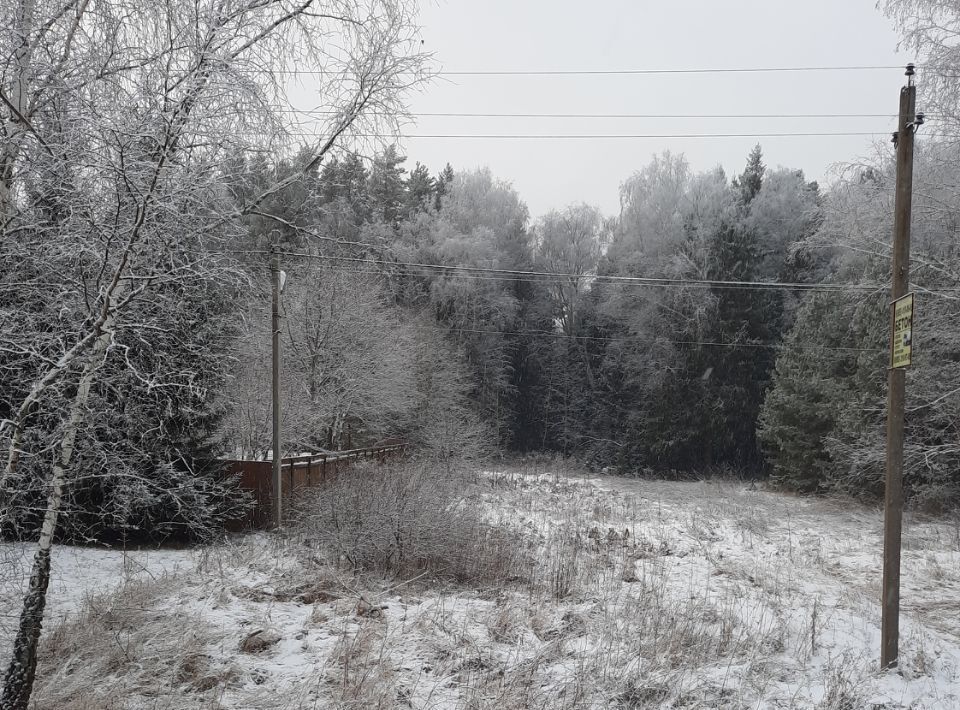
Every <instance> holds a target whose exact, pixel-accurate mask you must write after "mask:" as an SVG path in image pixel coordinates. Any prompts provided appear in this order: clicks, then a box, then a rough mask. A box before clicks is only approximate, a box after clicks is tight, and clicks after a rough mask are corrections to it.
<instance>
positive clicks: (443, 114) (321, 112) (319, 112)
mask: <svg viewBox="0 0 960 710" xmlns="http://www.w3.org/2000/svg"><path fill="white" fill-rule="evenodd" d="M274 110H275V111H277V112H278V113H298V114H304V115H308V116H334V115H338V112H337V111H330V110H326V109H297V108H277V109H274ZM369 115H374V116H387V115H390V116H392V115H393V114H387V113H384V112H379V113H377V112H373V113H371V114H369ZM412 115H413V116H416V117H422V118H591V119H592V118H615V119H620V118H778V119H779V118H896V114H894V113H471V112H447V111H437V112H432V111H423V112H417V113H415V114H412ZM925 115H926V116H927V117H928V118H929V117H931V116H932V115H933V114H929V113H928V114H925Z"/></svg>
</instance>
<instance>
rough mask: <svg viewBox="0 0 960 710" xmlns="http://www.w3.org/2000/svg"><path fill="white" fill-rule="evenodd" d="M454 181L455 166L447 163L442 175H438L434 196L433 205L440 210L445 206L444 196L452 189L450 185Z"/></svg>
mask: <svg viewBox="0 0 960 710" xmlns="http://www.w3.org/2000/svg"><path fill="white" fill-rule="evenodd" d="M452 183H453V168H452V167H450V163H447V164H446V166H445V167H444V168H443V170H442V171H441V172H440V175H438V176H437V184H436V189H435V192H434V197H433V207H434V209H436V210H438V211H439V210H440V208H441V207H442V206H443V196H444V195H446V194H447V192H449V191H450V185H451V184H452Z"/></svg>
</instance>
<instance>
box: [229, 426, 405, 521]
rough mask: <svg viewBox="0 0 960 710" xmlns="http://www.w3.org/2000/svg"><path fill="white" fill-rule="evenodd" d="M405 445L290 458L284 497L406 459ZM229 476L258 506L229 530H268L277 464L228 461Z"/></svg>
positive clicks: (283, 465) (284, 470)
mask: <svg viewBox="0 0 960 710" xmlns="http://www.w3.org/2000/svg"><path fill="white" fill-rule="evenodd" d="M406 450H407V444H406V443H405V442H389V443H385V444H382V445H379V446H371V447H368V448H365V449H351V450H349V451H336V452H331V453H327V454H316V455H311V456H290V457H285V458H283V459H281V461H280V478H281V480H282V482H283V495H284V497H285V498H286V497H287V496H290V495H292V494H293V493H295V492H296V491H298V490H300V489H302V488H305V487H307V486H316V485H321V484H323V483H325V482H326V481H328V480H330V479H331V478H332V477H334V476H336V475H337V474H338V473H340V472H342V471H344V470H345V469H347V468H349V467H350V466H352V465H353V464H355V463H356V462H358V461H378V462H381V463H382V462H384V461H386V460H387V459H389V458H394V457H396V456H402V455H403V454H404V453H405V452H406ZM224 464H226V473H227V474H228V475H232V476H237V477H239V479H240V488H242V489H243V490H246V491H250V493H251V494H253V501H254V505H253V507H252V508H251V510H250V511H249V512H248V513H247V515H246V516H245V517H244V518H241V519H238V520H235V521H233V522H231V523H230V525H229V526H228V527H229V528H230V529H231V530H243V529H248V528H266V527H269V525H270V522H271V518H272V515H271V510H272V502H273V462H272V461H240V460H227V461H224Z"/></svg>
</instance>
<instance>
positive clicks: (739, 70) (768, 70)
mask: <svg viewBox="0 0 960 710" xmlns="http://www.w3.org/2000/svg"><path fill="white" fill-rule="evenodd" d="M917 66H919V65H917ZM903 67H904V65H902V64H893V65H890V64H888V65H882V64H874V65H850V66H842V65H837V66H799V67H689V68H675V69H668V68H660V69H643V68H641V69H482V70H466V71H457V70H440V71H437V72H433V73H430V72H424V75H425V76H426V77H430V76H436V77H445V76H649V75H657V74H663V75H677V74H774V73H807V72H829V71H838V72H852V71H890V70H893V69H903ZM231 71H233V72H235V73H240V74H266V73H270V74H276V75H279V76H332V75H337V74H340V75H343V74H346V73H347V72H345V71H341V70H334V71H330V70H325V69H270V70H266V69H242V68H237V69H232V70H231ZM407 73H408V74H409V73H410V72H407Z"/></svg>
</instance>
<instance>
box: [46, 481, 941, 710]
mask: <svg viewBox="0 0 960 710" xmlns="http://www.w3.org/2000/svg"><path fill="white" fill-rule="evenodd" d="M413 473H414V474H415V475H403V476H401V474H410V471H409V470H405V469H387V470H384V469H380V468H375V469H371V470H369V471H365V472H363V475H362V476H357V477H356V478H353V479H351V480H345V481H340V482H338V484H337V486H336V487H333V488H330V489H324V490H323V491H320V492H318V493H317V495H316V496H314V497H312V498H310V499H304V500H303V501H301V509H300V524H299V526H298V527H297V528H295V529H294V530H291V531H290V532H289V533H288V534H287V535H285V536H270V537H264V536H260V537H253V538H245V539H241V540H240V541H238V542H237V543H236V544H233V545H228V546H226V547H221V548H212V549H211V550H210V551H209V553H208V554H206V555H203V556H201V557H200V558H199V559H198V567H197V568H196V570H195V571H194V572H193V573H192V574H191V575H190V576H189V577H181V578H179V579H172V578H161V579H159V580H158V581H156V582H151V583H149V584H147V583H131V584H127V585H126V586H125V587H123V588H122V589H121V590H120V591H119V592H118V593H117V595H115V596H113V597H107V598H98V599H91V600H90V601H89V603H88V605H87V608H86V609H85V610H84V612H83V615H82V617H81V618H79V619H77V620H76V621H74V622H73V623H71V624H68V625H65V626H63V627H61V628H59V629H57V630H56V631H55V632H53V633H52V634H51V635H50V637H49V638H48V639H47V640H46V642H45V646H44V663H43V666H42V669H41V673H42V678H41V684H40V687H39V688H38V693H39V694H38V699H39V703H38V707H43V708H61V707H64V708H66V707H69V708H78V709H81V710H88V709H89V710H92V708H94V707H96V708H159V709H161V710H166V709H167V708H174V707H176V708H181V707H190V708H194V707H197V708H213V707H223V708H258V709H259V708H278V709H282V710H287V709H290V710H292V709H294V708H330V709H332V710H361V709H363V710H366V709H367V708H380V709H382V710H406V709H409V708H416V709H418V710H520V709H522V708H523V709H526V708H534V709H536V708H540V709H543V710H554V709H561V710H580V709H583V710H587V709H590V710H593V709H597V710H599V709H601V708H604V709H605V708H614V709H632V708H725V709H729V710H733V709H737V708H757V707H769V708H822V709H823V710H852V709H854V708H861V707H869V706H870V705H869V704H870V703H871V702H873V700H871V698H873V697H874V696H875V695H876V689H877V687H878V685H877V683H876V682H875V681H876V670H875V659H874V658H873V653H872V648H873V646H872V644H873V642H874V641H873V638H872V637H870V636H869V634H870V633H872V626H871V624H872V622H869V621H868V622H864V621H863V620H864V619H867V620H869V619H872V616H873V615H874V614H875V603H874V602H873V601H872V600H871V598H870V597H869V595H868V594H867V593H865V592H861V591H860V590H859V589H858V588H857V587H855V586H853V585H849V584H835V585H834V586H830V585H829V584H827V582H828V581H829V580H831V579H834V575H836V574H838V573H839V572H838V570H837V569H836V565H835V561H834V560H833V559H832V552H831V551H833V552H836V551H837V550H842V549H845V548H844V545H845V544H846V543H845V542H843V541H838V542H836V543H833V544H832V546H831V544H828V543H829V541H827V542H823V541H819V542H818V540H819V538H818V537H816V536H811V533H810V528H809V527H808V526H807V523H806V522H805V521H804V520H803V516H802V512H798V511H799V510H800V505H799V503H798V502H797V501H794V500H793V499H791V500H789V501H787V502H786V503H784V504H783V505H784V507H783V508H777V507H776V505H777V503H776V501H777V500H778V499H775V498H774V497H771V496H767V495H766V494H764V495H753V494H749V495H748V494H745V493H744V491H745V488H744V487H742V486H740V487H738V486H734V485H730V484H725V483H724V484H719V485H718V484H714V483H710V484H679V483H678V484H653V485H651V486H650V487H649V489H646V488H645V489H643V490H645V491H646V490H649V493H648V494H646V495H639V494H638V493H637V492H636V491H637V489H636V488H635V487H630V486H626V485H624V487H623V490H618V491H616V492H610V491H604V490H600V489H598V488H597V487H596V486H594V485H591V484H589V483H586V482H584V481H583V480H582V479H577V478H570V477H565V476H554V475H552V474H549V473H547V472H540V473H536V474H533V473H529V472H526V473H524V472H522V471H520V472H517V471H513V472H508V473H505V474H485V475H483V476H481V477H479V478H476V477H472V478H471V477H462V478H459V479H457V480H456V481H455V482H454V483H455V485H452V486H450V487H446V488H444V487H443V484H444V482H443V481H437V480H436V479H435V478H432V477H431V476H430V475H429V472H416V471H414V472H413ZM421 474H422V475H421ZM378 476H379V478H376V477H378ZM390 476H393V478H391V477H390ZM417 476H420V477H419V478H418V477H417ZM696 486H699V488H697V487H696ZM438 488H439V490H438ZM691 497H692V499H691ZM334 508H336V511H337V518H336V520H337V522H336V523H335V524H334V523H332V522H330V520H329V519H327V520H325V518H330V517H332V514H333V509H334ZM401 511H402V512H401ZM825 514H826V513H824V511H822V510H821V511H819V512H818V513H817V515H825ZM830 514H833V513H832V512H831V513H830ZM836 514H837V515H840V514H842V511H839V510H838V511H836ZM856 515H859V513H857V514H856ZM856 515H855V516H854V517H853V518H852V519H851V520H850V521H849V522H850V529H851V530H853V529H859V528H860V527H861V522H862V521H861V520H860V519H859V518H857V517H856ZM865 515H866V514H865ZM349 521H352V522H349ZM348 522H349V524H348ZM434 528H435V529H434ZM398 529H399V531H400V535H401V538H402V540H403V550H404V553H403V556H402V559H403V560H405V562H404V563H403V564H400V559H401V556H400V554H399V549H400V542H399V541H398V540H397V538H396V536H395V533H396V532H397V530H398ZM436 529H439V530H442V531H443V532H444V534H443V535H437V534H436ZM490 531H495V532H496V534H495V535H492V534H491V532H490ZM912 534H913V535H914V536H915V537H916V540H917V545H918V548H919V547H920V546H921V543H922V544H923V545H926V549H925V551H924V552H923V555H922V557H921V556H920V553H917V561H918V562H919V563H922V565H923V569H924V570H925V574H926V576H927V577H928V578H929V579H930V580H931V581H932V582H937V583H938V584H950V583H952V582H953V581H954V580H955V573H954V572H953V571H952V567H951V563H952V562H954V561H955V557H950V555H951V554H953V553H951V552H950V550H951V549H952V548H951V546H952V545H953V540H952V534H953V529H952V527H951V525H950V524H947V523H944V524H943V525H941V526H939V527H938V528H936V529H934V528H929V527H918V528H916V529H915V530H914V531H913V533H912ZM923 540H926V541H927V542H926V543H923V542H922V541H923ZM937 541H939V542H937ZM850 544H851V545H855V544H856V541H853V542H851V543H850ZM859 544H861V545H862V544H863V543H862V542H861V543H859ZM934 546H936V549H937V550H939V552H938V553H937V554H936V555H934V554H932V553H931V552H930V550H931V549H933V548H934ZM910 554H913V553H910ZM910 559H912V558H910V557H908V558H907V560H908V562H909V560H910ZM938 576H939V577H941V578H942V579H939V580H937V579H935V578H936V577H938ZM811 578H816V579H817V580H819V581H817V585H819V586H816V587H815V588H816V589H817V590H818V591H816V593H811V589H813V588H814V587H811V586H810V584H811V582H812V581H816V580H812V579H811ZM837 590H840V591H839V592H838V591H837ZM197 598H206V599H207V602H206V604H208V607H209V608H210V609H218V610H219V611H218V612H217V613H218V616H217V617H216V622H215V623H213V620H212V619H211V618H210V617H208V616H205V614H204V613H203V612H195V613H185V614H180V613H177V614H171V613H170V611H169V610H170V609H174V608H175V609H182V608H186V609H190V608H197V607H196V605H194V606H191V603H193V602H194V600H196V599H197ZM267 626H270V627H271V628H276V629H278V630H279V631H280V632H281V634H282V635H283V637H284V640H283V641H282V642H281V643H280V644H278V646H277V647H275V648H271V649H268V650H266V651H264V652H263V653H261V654H257V655H255V656H251V655H245V654H237V653H236V647H237V643H238V640H239V639H240V638H242V636H243V634H245V633H247V632H248V631H250V630H251V629H254V628H260V627H267ZM858 634H867V641H866V644H865V645H860V646H856V645H854V641H855V639H856V638H857V635H858ZM948 657H949V652H948V650H945V649H944V647H943V645H942V643H940V641H939V640H938V638H937V637H936V634H935V633H934V632H932V631H931V632H924V633H923V634H920V635H919V636H918V635H916V632H913V633H912V635H911V634H905V641H904V651H903V654H902V659H903V662H902V664H901V671H902V673H903V676H900V677H899V678H900V679H901V680H902V681H903V682H907V681H906V680H904V679H907V680H909V679H910V678H919V679H923V678H932V677H938V674H941V675H942V674H943V673H945V672H948V671H945V670H944V669H945V668H946V666H945V662H946V660H945V659H948ZM958 658H960V654H958ZM93 678H95V679H97V681H98V682H96V683H92V682H91V679H93ZM902 694H903V695H902V696H903V697H904V698H906V697H908V695H909V694H908V693H907V692H906V691H902ZM949 702H950V701H949V699H947V700H945V704H943V705H941V707H951V706H950V705H949ZM111 703H113V704H111ZM908 706H910V701H905V702H904V703H903V704H902V705H900V704H898V703H897V702H895V701H890V702H888V703H886V704H884V705H883V707H885V710H893V709H894V708H898V707H908ZM912 707H914V708H921V707H925V706H924V705H922V704H913V705H912Z"/></svg>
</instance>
